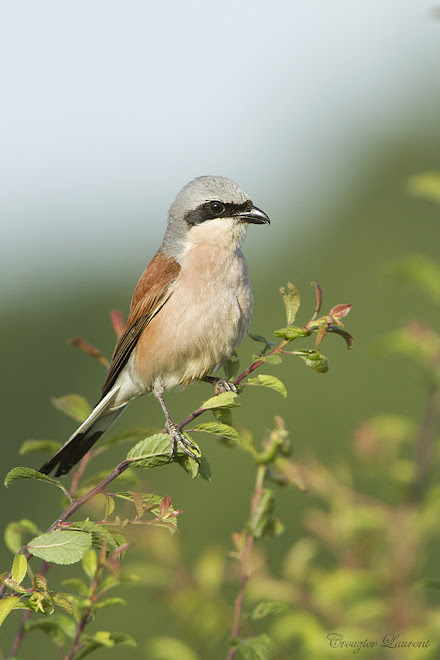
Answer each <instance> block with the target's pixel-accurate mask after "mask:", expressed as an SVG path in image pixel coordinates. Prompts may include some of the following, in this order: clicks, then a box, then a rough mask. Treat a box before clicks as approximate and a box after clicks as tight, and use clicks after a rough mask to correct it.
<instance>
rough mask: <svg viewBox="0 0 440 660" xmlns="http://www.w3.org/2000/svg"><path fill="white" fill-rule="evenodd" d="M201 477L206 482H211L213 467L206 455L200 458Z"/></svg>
mask: <svg viewBox="0 0 440 660" xmlns="http://www.w3.org/2000/svg"><path fill="white" fill-rule="evenodd" d="M193 462H194V461H193ZM199 475H200V476H201V477H202V479H204V480H205V481H211V466H210V465H209V463H208V461H207V459H206V457H205V456H204V455H202V456H201V457H200V464H199Z"/></svg>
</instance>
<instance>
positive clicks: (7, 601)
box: [0, 596, 20, 626]
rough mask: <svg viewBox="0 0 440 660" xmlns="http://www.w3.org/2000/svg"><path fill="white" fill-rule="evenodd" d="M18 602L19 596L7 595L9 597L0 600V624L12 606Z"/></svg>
mask: <svg viewBox="0 0 440 660" xmlns="http://www.w3.org/2000/svg"><path fill="white" fill-rule="evenodd" d="M19 602H20V598H19V596H9V598H3V599H2V600H0V626H1V625H2V623H3V621H4V620H5V619H6V617H7V616H8V614H9V613H10V612H12V610H13V609H14V607H16V605H18V603H19Z"/></svg>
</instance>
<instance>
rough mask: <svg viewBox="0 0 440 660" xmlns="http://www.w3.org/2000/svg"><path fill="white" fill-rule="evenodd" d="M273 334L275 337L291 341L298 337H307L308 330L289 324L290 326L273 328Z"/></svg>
mask: <svg viewBox="0 0 440 660" xmlns="http://www.w3.org/2000/svg"><path fill="white" fill-rule="evenodd" d="M273 334H274V335H275V336H276V337H282V338H283V339H287V341H293V340H294V339H298V337H308V336H309V335H310V330H307V328H298V327H296V326H294V325H291V326H290V328H280V329H279V330H275V332H274V333H273Z"/></svg>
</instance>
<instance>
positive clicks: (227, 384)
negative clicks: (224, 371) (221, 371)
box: [205, 376, 238, 394]
mask: <svg viewBox="0 0 440 660" xmlns="http://www.w3.org/2000/svg"><path fill="white" fill-rule="evenodd" d="M205 380H206V382H207V383H211V385H214V389H215V391H216V392H217V393H220V394H223V393H224V392H234V394H237V392H238V390H237V388H236V387H235V385H234V383H233V382H231V381H230V380H227V379H226V378H215V377H214V376H207V377H206V378H205Z"/></svg>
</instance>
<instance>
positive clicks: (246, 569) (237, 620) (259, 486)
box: [227, 465, 266, 660]
mask: <svg viewBox="0 0 440 660" xmlns="http://www.w3.org/2000/svg"><path fill="white" fill-rule="evenodd" d="M265 474H266V467H265V466H264V465H259V466H258V470H257V478H256V480H255V488H254V493H253V495H252V504H251V518H252V516H253V515H254V514H255V512H256V511H257V507H258V504H259V502H260V498H261V494H262V492H263V481H264V476H265ZM254 541H255V537H254V536H253V535H252V534H251V533H250V532H248V533H247V536H246V540H245V543H244V548H243V550H242V553H241V558H240V559H241V581H240V588H239V591H238V594H237V598H236V599H235V613H234V623H233V625H232V632H231V636H232V638H237V637H238V635H239V633H240V626H241V616H242V613H243V602H244V592H245V589H246V585H247V583H248V581H249V578H250V577H251V576H252V573H253V571H252V567H251V554H252V548H253V545H254ZM236 650H237V648H236V647H234V648H233V647H231V648H230V649H229V652H228V656H227V660H233V658H234V656H235V652H236Z"/></svg>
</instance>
